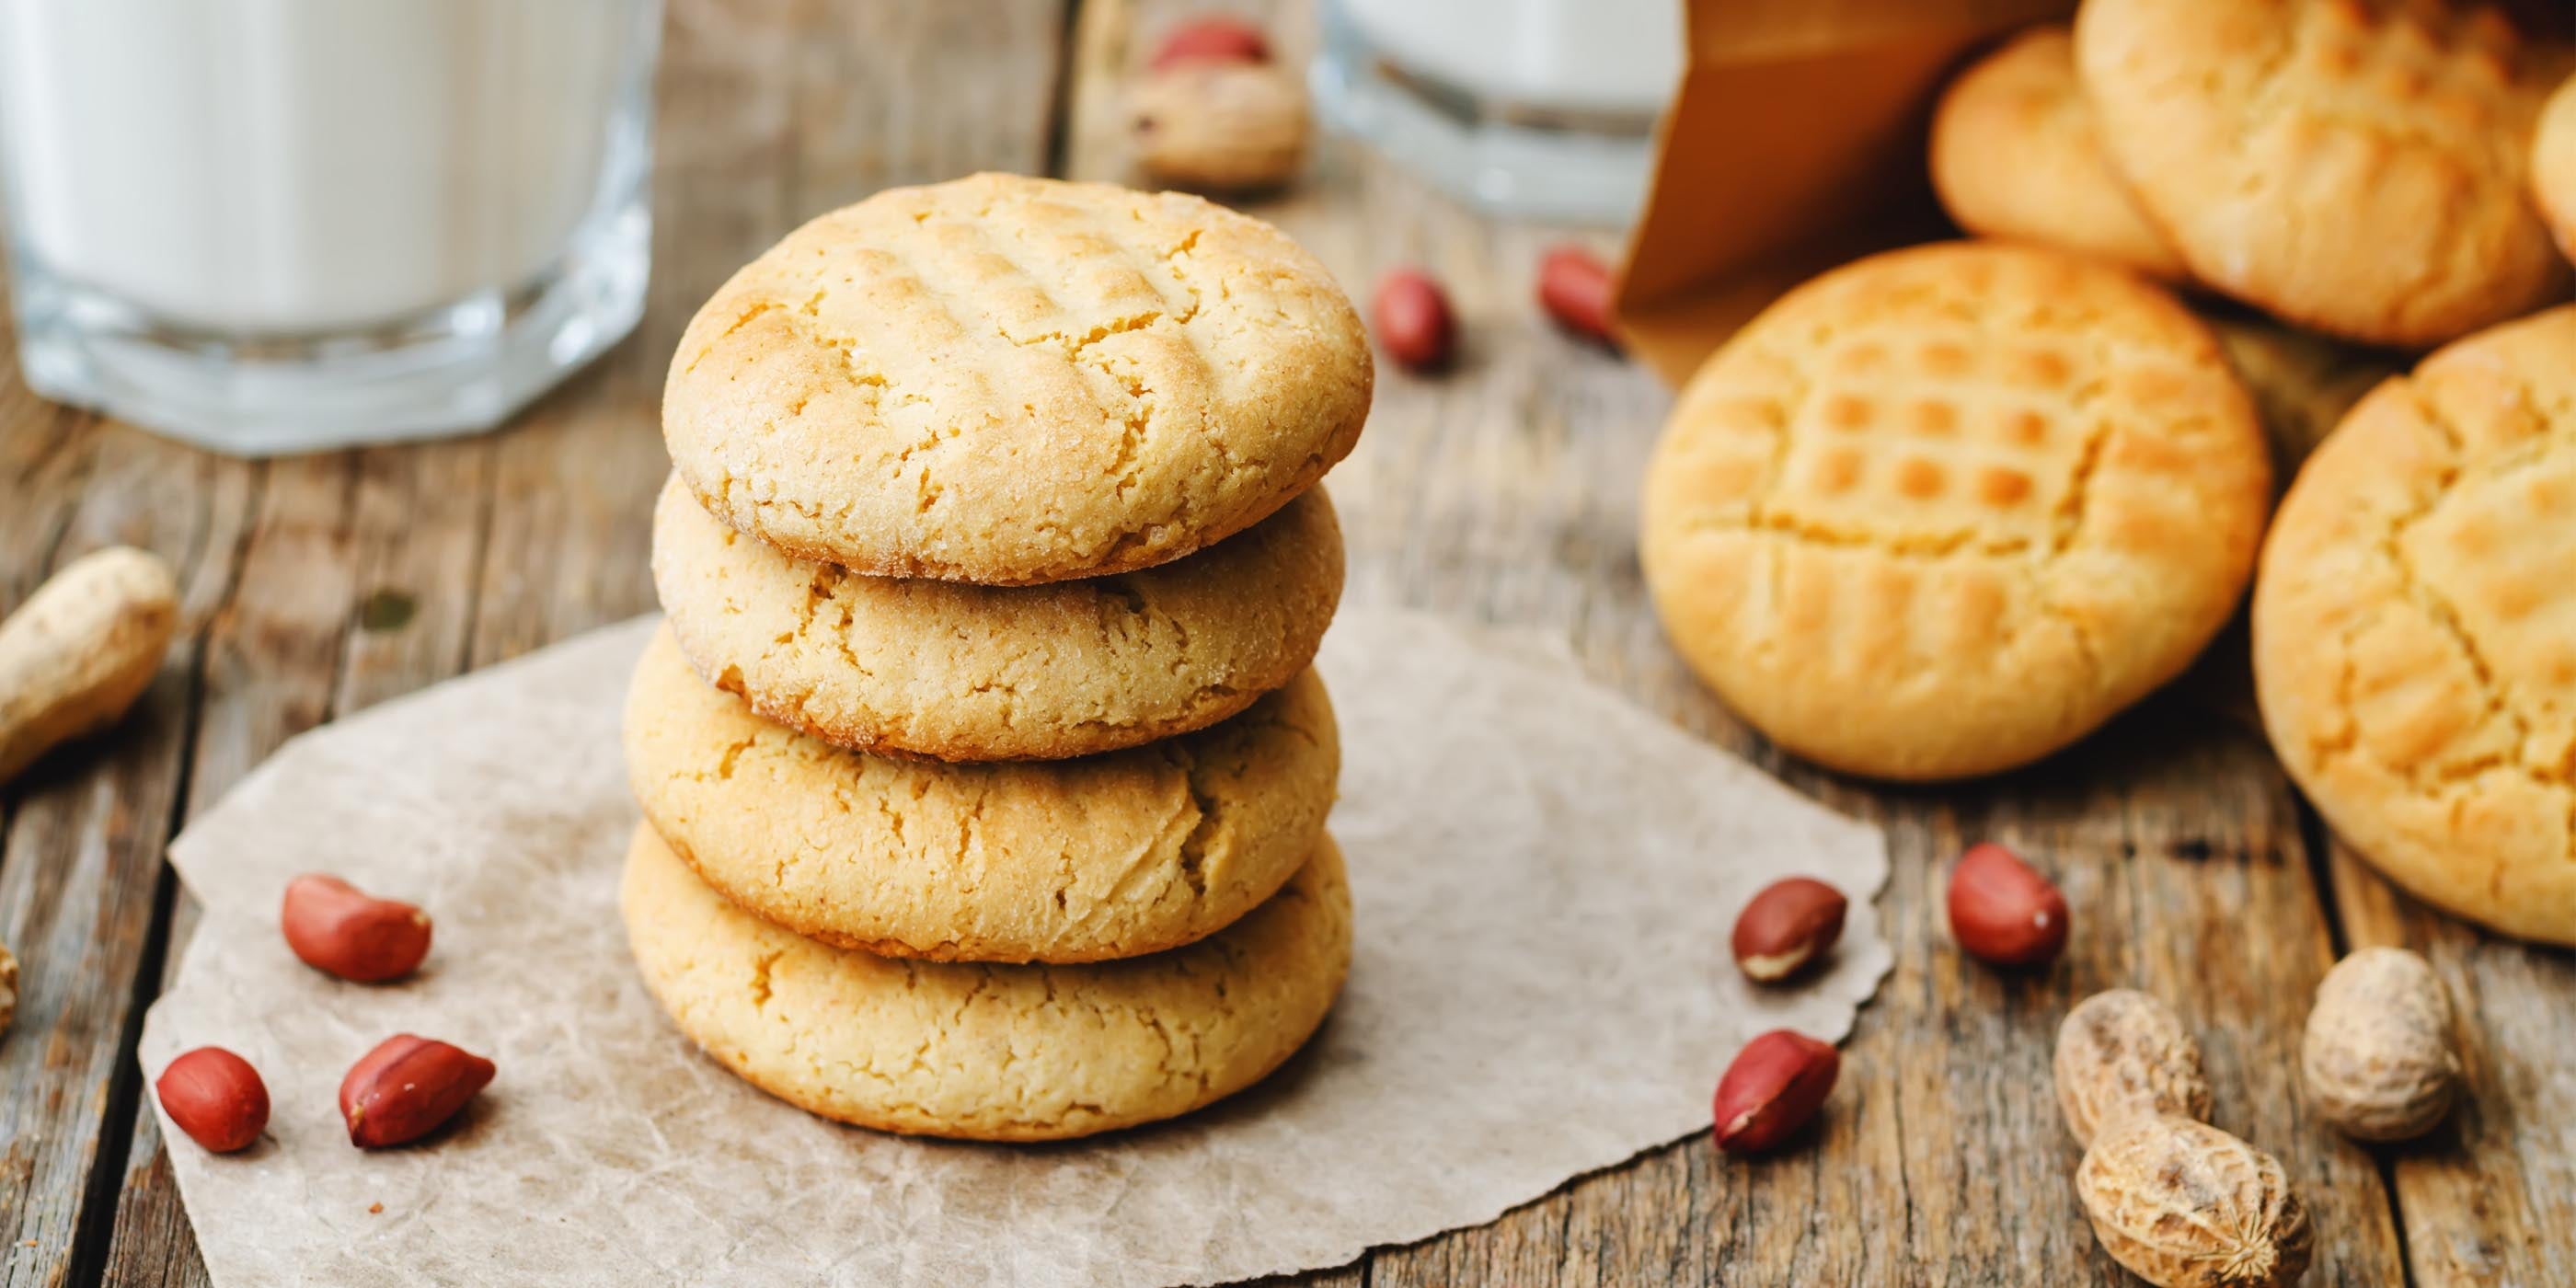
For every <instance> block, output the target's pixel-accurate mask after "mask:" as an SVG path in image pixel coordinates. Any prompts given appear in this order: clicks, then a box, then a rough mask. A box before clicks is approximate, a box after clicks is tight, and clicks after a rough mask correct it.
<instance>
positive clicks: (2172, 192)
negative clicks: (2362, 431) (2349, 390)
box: [2075, 0, 2566, 346]
mask: <svg viewBox="0 0 2576 1288" xmlns="http://www.w3.org/2000/svg"><path fill="white" fill-rule="evenodd" d="M2075 60H2076V66H2077V69H2078V70H2079V72H2080V74H2081V75H2082V76H2083V78H2084V86H2085V90H2086V93H2087V94H2088V95H2089V97H2090V98H2091V100H2092V102H2093V107H2094V111H2095V113H2096V115H2097V116H2098V118H2099V120H2100V122H2101V128H2102V140H2103V145H2104V150H2105V151H2106V152H2108V153H2109V155H2110V157H2111V162H2112V164H2113V165H2114V166H2115V167H2117V168H2118V170H2119V171H2120V173H2121V175H2122V176H2123V177H2125V178H2126V179H2127V180H2128V182H2129V188H2130V191H2132V192H2133V193H2135V194H2136V195H2137V198H2138V201H2139V204H2140V205H2141V206H2143V207H2144V208H2145V210H2146V212H2147V215H2148V217H2149V218H2150V219H2151V220H2153V221H2154V222H2155V223H2156V224H2157V225H2158V226H2159V227H2160V228H2161V229H2162V230H2163V231H2164V233H2165V235H2166V236H2167V237H2168V238H2169V239H2170V240H2171V241H2172V243H2173V245H2174V247H2175V249H2177V250H2179V251H2180V252H2182V257H2183V259H2184V261H2185V262H2186V263H2188V264H2189V265H2190V266H2191V272H2192V276H2193V277H2194V278H2196V279H2197V280H2199V281H2200V282H2202V283H2204V284H2206V285H2208V286H2211V287H2213V288H2215V289H2217V290H2221V291H2224V292H2226V293H2228V294H2230V295H2233V296H2236V297H2237V298H2239V299H2242V300H2244V301H2246V302H2247V303H2249V304H2253V305H2255V306H2257V307H2259V308H2263V309H2266V310H2268V311H2270V312H2272V313H2274V314H2276V315H2278V316H2280V317H2281V318H2283V319H2285V320H2287V321H2290V322H2294V323H2297V324H2299V325H2301V326H2305V327H2310V328H2313V329H2315V330H2319V331H2325V332H2329V333H2331V334H2335V335H2340V336H2343V337H2346V338H2348V339H2354V340H2362V341H2366V342H2369V343H2373V344H2390V345H2410V346H2420V345H2430V344H2438V343H2440V342H2442V341H2444V340H2449V339H2452V338H2453V337H2456V336H2460V335H2464V334H2466V333H2468V332H2470V331H2473V330H2476V329H2477V328H2479V327H2482V326H2486V325H2489V324H2491V323H2495V322H2500V321H2502V320H2504V319H2506V318H2509V317H2513V316H2515V315H2517V314H2520V313H2524V312H2527V311H2529V310H2531V309H2534V308H2537V307H2539V306H2541V305H2543V304H2545V303H2547V302H2549V301H2550V300H2552V299H2554V298H2557V297H2558V295H2559V293H2560V292H2562V291H2564V290H2565V286H2566V268H2565V265H2563V264H2561V263H2560V262H2559V260H2558V256H2557V254H2556V253H2555V252H2554V251H2553V250H2552V249H2551V247H2550V245H2549V234H2548V232H2547V231H2546V230H2545V229H2544V228H2543V227H2542V226H2541V222H2540V216H2539V214H2538V212H2536V211H2535V210H2533V209H2532V204H2531V199H2530V197H2529V195H2528V187H2527V184H2526V176H2527V172H2528V169H2529V166H2530V153H2531V137H2532V128H2533V123H2534V122H2535V121H2536V120H2537V118H2538V116H2539V112H2540V104H2541V99H2542V97H2543V96H2544V95H2546V94H2547V93H2548V92H2549V90H2550V89H2551V88H2552V87H2554V86H2555V85H2556V84H2557V76H2558V74H2560V73H2563V71H2564V69H2565V63H2564V59H2563V58H2562V57H2560V56H2559V55H2557V54H2556V53H2554V52H2551V51H2547V50H2544V49H2542V48H2540V47H2538V46H2537V45H2527V44H2526V43H2525V42H2524V41H2522V40H2521V39H2520V37H2519V36H2518V35H2517V34H2516V33H2515V32H2514V30H2513V28H2512V26H2511V25H2510V24H2509V23H2507V22H2506V21H2505V20H2504V19H2503V18H2501V17H2500V16H2498V15H2497V13H2496V12H2495V11H2494V10H2492V9H2486V8H2475V9H2472V8H2466V7H2463V8H2458V9H2454V8H2452V7H2450V6H2448V5H2444V4H2440V3H2437V2H2435V0H2087V3H2086V4H2085V5H2084V7H2083V9H2082V11H2081V12H2080V13H2079V14H2078V15H2077V17H2076V22H2075Z"/></svg>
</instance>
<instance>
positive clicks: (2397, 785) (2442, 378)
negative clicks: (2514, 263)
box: [2254, 305, 2576, 944]
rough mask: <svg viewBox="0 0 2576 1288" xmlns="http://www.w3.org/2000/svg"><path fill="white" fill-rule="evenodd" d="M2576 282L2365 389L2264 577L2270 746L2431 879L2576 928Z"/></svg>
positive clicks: (2538, 933)
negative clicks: (2572, 292) (2540, 308)
mask: <svg viewBox="0 0 2576 1288" xmlns="http://www.w3.org/2000/svg"><path fill="white" fill-rule="evenodd" d="M2571 357H2576V305H2565V306H2561V307H2559V308H2555V309H2551V310H2549V311H2548V312H2545V313H2540V314H2536V315H2534V316H2532V317H2528V318H2524V319H2522V320H2520V321H2517V322H2509V323H2506V324H2505V325H2503V326H2500V327H2496V328H2494V329H2492V330H2488V331H2483V332H2480V333H2479V334H2477V335H2473V336H2471V337H2469V338H2468V339H2465V340H2462V341H2460V342H2458V343H2456V344H2453V345H2451V346H2449V347H2448V348H2445V349H2443V350H2441V351H2440V352H2438V353H2435V354H2434V355H2433V356H2431V357H2429V358H2426V359H2425V360H2424V362H2423V363H2422V365H2420V366H2418V367H2417V368H2416V369H2415V372H2414V374H2413V375H2411V376H2404V377H2399V378H2396V379H2392V380H2390V381H2388V382H2387V383H2386V384H2383V385H2381V386H2380V387H2379V388H2378V389H2376V390H2374V391H2372V393H2371V394H2370V396H2368V397H2366V398H2364V399H2362V401H2361V403H2360V404H2359V405H2358V406H2356V407H2354V408H2353V410H2352V413H2351V414H2350V415H2349V416H2347V417H2346V418H2345V419H2344V422H2343V425H2342V426H2341V427H2340V428H2338V429H2337V430H2335V432H2334V434H2333V435H2332V436H2330V437H2328V438H2327V439H2326V441H2325V444H2324V445H2323V446H2321V447H2319V448H2318V449H2317V451H2316V454H2315V455H2313V456H2310V457H2309V458H2308V462H2307V464H2306V466H2305V467H2304V468H2302V469H2301V470H2300V471H2299V477H2298V480H2297V481H2296V482H2295V483H2293V484H2292V485H2291V487H2290V491H2289V495H2288V496H2286V497H2284V498H2283V499H2282V502H2281V514H2280V520H2279V521H2278V522H2277V523H2275V524H2274V525H2273V526H2272V533H2271V536H2270V537H2269V538H2268V539H2267V540H2266V541H2265V543H2264V547H2263V567H2262V573H2261V575H2260V577H2259V578H2258V579H2257V581H2256V584H2255V588H2254V679H2255V685H2256V693H2257V696H2258V697H2259V698H2260V700H2261V702H2262V707H2263V723H2264V727H2265V728H2266V729H2267V730H2268V731H2269V732H2270V734H2271V737H2272V747H2273V750H2275V751H2276V752H2278V753H2279V754H2280V757H2281V763H2282V764H2283V765H2284V766H2286V767H2287V768H2288V769H2289V771H2290V776H2291V777H2292V778H2294V779H2296V780H2298V783H2299V786H2300V787H2301V788H2303V789H2304V790H2305V791H2306V792H2307V794H2308V798H2309V799H2310V800H2312V801H2314V802H2316V806H2317V812H2318V813H2320V814H2323V815H2324V816H2325V819H2326V821H2327V822H2328V823H2330V824H2332V825H2333V827H2334V829H2335V831H2336V832H2338V833H2340V834H2341V835H2342V836H2343V838H2344V839H2345V840H2346V841H2349V842H2351V843H2352V845H2353V847H2354V848H2355V849H2357V850H2359V851H2360V852H2361V853H2362V854H2363V855H2364V856H2365V857H2367V858H2368V859H2369V860H2370V861H2371V863H2372V864H2374V865H2375V866H2377V867H2378V869H2379V870H2380V871H2381V872H2383V873H2385V874H2386V875H2387V876H2388V878H2389V879H2390V880H2392V881H2395V882H2396V883H2397V884H2399V885H2401V886H2404V887H2405V888H2406V889H2407V890H2409V891H2411V892H2413V893H2414V894H2415V895H2416V896H2417V897H2419V898H2422V899H2424V900H2425V901H2427V902H2430V903H2433V904H2437V905H2439V906H2441V907H2443V908H2447V909H2449V910H2450V911H2452V912H2454V913H2456V914H2458V915H2460V916H2463V917H2467V918H2469V919H2471V920H2473V921H2478V922H2482V923H2484V924H2486V925H2488V926H2491V927H2494V928H2495V929H2497V930H2500V931H2503V932H2504V933H2506V934H2509V935H2518V936H2520V937H2522V938H2525V939H2541V940H2547V941H2550V942H2552V943H2560V944H2576V360H2571Z"/></svg>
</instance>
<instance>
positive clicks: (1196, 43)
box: [1147, 15, 1270, 72]
mask: <svg viewBox="0 0 2576 1288" xmlns="http://www.w3.org/2000/svg"><path fill="white" fill-rule="evenodd" d="M1269 61H1270V38H1269V37H1268V36H1265V35H1263V34H1262V33H1261V28H1259V27H1256V26H1254V25H1252V24H1251V23H1248V22H1245V21H1244V20H1242V19H1241V18H1229V17H1225V16H1223V15H1212V16H1209V17H1205V18H1193V19H1191V20H1189V21H1188V22H1184V23H1182V24H1181V25H1179V26H1177V27H1174V28H1172V29H1171V31H1170V32H1169V33H1167V34H1165V35H1164V37H1163V43H1162V44H1161V45H1159V46H1156V47H1155V50H1154V57H1153V60H1152V61H1151V62H1150V63H1148V64H1147V66H1149V67H1151V68H1152V69H1153V70H1155V71H1158V72H1159V71H1162V70H1164V69H1165V68H1168V67H1178V66H1180V65H1181V64H1182V63H1266V62H1269Z"/></svg>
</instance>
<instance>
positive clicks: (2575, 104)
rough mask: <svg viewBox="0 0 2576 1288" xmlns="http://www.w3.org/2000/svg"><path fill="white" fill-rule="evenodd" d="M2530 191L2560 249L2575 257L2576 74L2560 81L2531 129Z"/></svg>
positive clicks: (2568, 256)
mask: <svg viewBox="0 0 2576 1288" xmlns="http://www.w3.org/2000/svg"><path fill="white" fill-rule="evenodd" d="M2531 195H2532V199H2533V200H2534V201H2536V202H2538V203H2539V204H2540V215H2541V218H2542V219H2544V220H2546V221H2547V222H2548V224H2549V231H2550V234H2551V235H2552V236H2555V237H2556V238H2557V239H2558V250H2559V253H2561V254H2563V255H2565V256H2566V257H2567V258H2568V259H2569V260H2571V261H2576V76H2570V77H2568V78H2567V79H2566V80H2565V81H2563V82H2560V84H2559V86H2558V92H2557V93H2555V94H2552V95H2550V96H2549V104H2548V106H2547V107H2545V108H2543V109H2542V110H2541V113H2540V127H2539V128H2538V129H2536V130H2534V131H2532V136H2531Z"/></svg>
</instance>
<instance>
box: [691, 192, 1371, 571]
mask: <svg viewBox="0 0 2576 1288" xmlns="http://www.w3.org/2000/svg"><path fill="white" fill-rule="evenodd" d="M1370 361H1371V360H1370V356H1369V347H1368V339H1367V335H1366V333H1365V332H1364V331H1363V330H1362V329H1361V327H1360V322H1359V317H1358V315H1357V314H1356V313H1354V312H1353V311H1352V309H1351V306H1350V302H1349V301H1348V300H1347V299H1345V298H1344V297H1343V295H1342V292H1341V290H1340V288H1339V287H1337V286H1335V285H1334V283H1333V279H1332V277H1331V275H1330V274H1329V273H1327V272H1326V271H1325V269H1324V267H1323V266H1322V265H1321V264H1320V263H1318V262H1317V261H1316V260H1315V259H1314V257H1312V256H1310V255H1308V254H1307V253H1306V252H1305V251H1304V250H1302V249H1300V248H1299V247H1298V246H1297V245H1296V244H1295V243H1294V242H1292V241H1290V240H1289V239H1288V238H1287V237H1286V236H1285V235H1283V234H1281V233H1280V232H1279V231H1278V230H1277V229H1275V228H1272V227H1270V226H1269V225H1268V224H1265V223H1262V222H1261V221H1259V220H1256V219H1252V218H1249V217H1247V216H1244V215H1240V214H1236V213H1235V212H1233V211H1230V210H1227V209H1225V208H1223V207H1221V206H1217V205H1213V204H1211V203H1209V202H1207V201H1204V200H1202V199H1200V198H1197V197H1192V196H1185V195H1181V194H1176V193H1161V194H1146V193H1140V192H1132V191H1129V190H1127V189H1124V188H1118V187H1114V186H1111V185H1107V184H1091V183H1064V182H1059V181H1055V180H1047V179H1028V178H1020V177H1017V176H1010V175H990V174H987V175H976V176H973V177H971V178H966V179H960V180H956V181H954V182H950V183H943V184H938V185H934V186H930V187H921V188H895V189H889V190H887V191H885V192H881V193H878V194H877V195H875V196H873V197H870V198H869V199H867V200H866V201H863V202H860V203H859V204H857V205H854V206H850V207H847V208H845V209H842V210H837V211H834V212H832V213H830V214H827V215H824V216H822V217H820V218H818V219H816V220H814V221H813V222H811V223H808V224H806V225H805V226H804V227H802V228H799V229H797V230H796V231H795V232H793V233H790V234H788V236H787V238H786V239H785V240H783V241H781V242H779V243H778V245H776V246H774V247H772V248H771V249H770V250H769V251H768V252H767V253H765V254H763V255H762V256H761V257H760V258H759V259H757V260H754V261H753V262H752V263H751V264H749V265H747V266H746V267H744V268H743V269H742V270H741V271H740V272H738V273H736V274H734V276H733V278H732V280H730V281H728V282H726V283H725V285H724V286H723V288H722V289H720V290H718V291H717V292H716V294H715V297H714V298H713V299H710V300H709V301H707V303H706V305H705V306H704V307H702V308H701V309H699V310H698V313H697V316H696V317H695V318H693V319H692V320H691V321H690V323H689V326H688V329H687V331H686V332H685V333H684V334H683V335H682V336H681V339H680V344H679V348H678V351H677V352H676V353H675V354H674V355H673V357H672V361H671V370H670V376H669V379H668V381H667V382H666V384H665V386H664V393H663V402H662V429H663V436H664V439H665V441H666V442H667V444H668V446H669V447H670V451H671V460H672V464H673V466H674V467H675V468H676V469H677V470H678V472H679V475H680V477H681V478H683V479H684V480H686V481H687V482H688V484H689V487H690V489H691V490H692V491H693V492H695V493H696V494H697V496H698V499H699V501H700V502H701V503H703V504H704V505H705V506H706V508H707V511H708V512H709V513H711V514H714V515H716V516H717V517H718V518H721V519H723V520H724V521H725V522H727V523H729V524H731V525H732V526H734V527H735V528H737V529H740V530H741V531H743V532H746V533H750V534H752V535H755V536H758V537H760V538H762V539H764V540H766V541H768V542H769V543H770V544H772V545H775V546H777V547H779V548H781V549H783V550H786V551H788V552H789V553H791V554H794V555H797V556H799V557H801V558H806V559H816V560H822V561H826V562H830V563H835V564H839V565H841V566H842V567H845V568H849V569H851V570H853V571H857V572H862V573H867V574H871V575H874V576H883V577H933V578H939V579H942V580H949V581H967V582H977V583H981V584H986V585H1024V584H1029V583H1034V582H1046V581H1061V580H1065V579H1067V578H1074V577H1090V576H1098V575H1102V574H1106V573H1113V572H1123V571H1128V570H1132V569H1136V568H1145V567H1151V566H1153V565H1155V564H1159V563H1164V562H1168V561H1170V560H1173V559H1177V558H1180V557H1181V556H1183V555H1186V554H1189V553H1190V552H1191V551H1193V550H1197V549H1199V548H1200V547H1202V546H1205V545H1208V544H1211V543H1213V542H1216V541H1218V540H1221V539H1223V538H1224V537H1226V536H1227V535H1229V534H1231V533H1234V532H1238V531H1241V530H1242V529H1244V528H1247V527H1250V526H1251V525H1253V524H1255V523H1257V522H1259V521H1260V520H1261V519H1262V518H1264V517H1265V516H1267V515H1269V514H1270V513H1271V512H1272V511H1274V510H1276V509H1278V508H1279V507H1280V506H1282V505H1284V504H1286V503H1287V502H1288V500H1289V499H1290V498H1292V497H1294V496H1296V495H1297V494H1298V493H1300V492H1302V491H1304V490H1305V489H1306V488H1307V487H1308V486H1309V485H1311V484H1312V483H1314V481H1315V480H1316V479H1317V478H1320V477H1321V476H1322V475H1323V473H1324V471H1325V470H1327V469H1329V468H1331V466H1332V465H1333V463H1334V462H1336V461H1339V460H1340V459H1341V458H1342V457H1343V456H1344V455H1346V454H1348V453H1349V451H1350V450H1351V446H1352V444H1353V443H1354V442H1356V441H1357V440H1358V437H1359V432H1360V424H1361V421H1362V420H1363V419H1365V418H1366V416H1367V414H1368V406H1369V393H1370V381H1371V367H1370Z"/></svg>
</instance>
